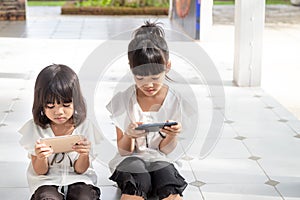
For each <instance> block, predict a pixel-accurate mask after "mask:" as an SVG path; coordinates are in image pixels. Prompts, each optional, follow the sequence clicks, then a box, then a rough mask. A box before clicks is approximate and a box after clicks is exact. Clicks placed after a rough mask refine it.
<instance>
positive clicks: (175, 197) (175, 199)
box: [163, 194, 182, 200]
mask: <svg viewBox="0 0 300 200" xmlns="http://www.w3.org/2000/svg"><path fill="white" fill-rule="evenodd" d="M163 200H182V197H181V196H180V195H179V194H170V195H169V196H168V197H167V198H164V199H163Z"/></svg>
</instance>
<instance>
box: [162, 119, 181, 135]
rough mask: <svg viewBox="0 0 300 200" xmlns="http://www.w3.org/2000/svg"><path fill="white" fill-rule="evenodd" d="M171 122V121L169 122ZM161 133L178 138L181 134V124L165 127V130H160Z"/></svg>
mask: <svg viewBox="0 0 300 200" xmlns="http://www.w3.org/2000/svg"><path fill="white" fill-rule="evenodd" d="M167 122H171V121H167ZM160 132H163V133H166V134H167V135H169V136H173V137H174V136H177V135H178V134H179V133H180V132H181V123H179V122H178V123H177V125H173V126H165V127H164V128H162V129H160Z"/></svg>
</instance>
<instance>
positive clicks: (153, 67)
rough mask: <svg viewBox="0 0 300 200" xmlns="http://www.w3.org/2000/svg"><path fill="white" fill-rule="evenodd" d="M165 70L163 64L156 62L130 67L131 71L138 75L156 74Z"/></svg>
mask: <svg viewBox="0 0 300 200" xmlns="http://www.w3.org/2000/svg"><path fill="white" fill-rule="evenodd" d="M165 70H166V66H165V65H163V64H157V63H149V64H143V65H139V66H137V67H134V68H132V69H131V71H132V73H133V74H134V75H138V76H151V75H157V74H160V73H162V72H164V71H165Z"/></svg>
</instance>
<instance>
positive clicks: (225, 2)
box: [214, 0, 291, 5]
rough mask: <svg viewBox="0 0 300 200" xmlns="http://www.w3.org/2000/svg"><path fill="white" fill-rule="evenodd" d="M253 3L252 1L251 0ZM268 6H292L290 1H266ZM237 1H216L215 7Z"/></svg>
mask: <svg viewBox="0 0 300 200" xmlns="http://www.w3.org/2000/svg"><path fill="white" fill-rule="evenodd" d="M249 1H251V0H249ZM262 1H263V0H262ZM265 1H266V4H267V5H273V4H282V5H286V4H291V3H290V0H265ZM234 2H235V0H214V5H234Z"/></svg>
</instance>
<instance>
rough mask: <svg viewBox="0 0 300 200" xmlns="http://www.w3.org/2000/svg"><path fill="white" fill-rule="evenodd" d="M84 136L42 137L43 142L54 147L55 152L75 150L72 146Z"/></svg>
mask: <svg viewBox="0 0 300 200" xmlns="http://www.w3.org/2000/svg"><path fill="white" fill-rule="evenodd" d="M83 138H84V136H83V135H64V136H56V137H51V138H41V139H40V140H41V142H42V143H45V144H46V145H47V146H48V147H50V148H52V149H53V151H54V153H63V152H71V151H73V149H72V146H73V145H75V144H76V143H77V142H79V141H80V140H82V139H83Z"/></svg>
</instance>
